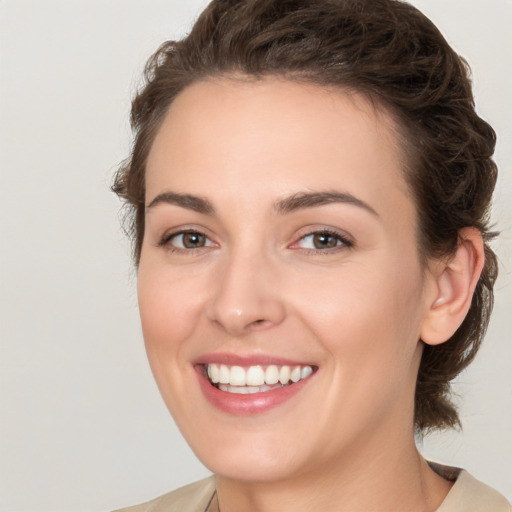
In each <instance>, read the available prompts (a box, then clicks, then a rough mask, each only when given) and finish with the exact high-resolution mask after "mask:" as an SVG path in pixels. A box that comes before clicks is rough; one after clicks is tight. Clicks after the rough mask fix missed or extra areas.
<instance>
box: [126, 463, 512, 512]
mask: <svg viewBox="0 0 512 512" xmlns="http://www.w3.org/2000/svg"><path fill="white" fill-rule="evenodd" d="M429 464H431V466H432V467H433V468H434V469H435V471H436V472H437V473H439V474H441V475H442V476H444V477H445V478H448V479H449V480H455V483H454V484H453V487H452V488H451V490H450V492H449V493H448V495H447V496H446V498H445V500H444V501H443V503H442V505H441V506H440V507H439V508H438V509H437V511H436V512H512V507H511V506H510V503H509V502H508V501H507V500H506V499H505V498H504V497H503V496H502V495H501V494H500V493H498V492H497V491H495V490H494V489H491V488H490V487H488V486H487V485H485V484H483V483H482V482H479V481H478V480H477V479H476V478H473V477H472V476H471V475H470V474H469V473H468V472H467V471H465V470H460V469H458V468H450V467H447V466H441V465H439V464H433V463H429ZM116 512H219V508H218V504H217V496H216V494H215V477H214V476H211V477H210V478H206V479H204V480H200V481H198V482H194V483H193V484H190V485H186V486H185V487H181V488H180V489H176V490H175V491H173V492H170V493H168V494H164V495H163V496H160V497H159V498H156V499H154V500H152V501H148V502H146V503H142V504H141V505H135V506H133V507H128V508H123V509H121V510H118V511H116Z"/></svg>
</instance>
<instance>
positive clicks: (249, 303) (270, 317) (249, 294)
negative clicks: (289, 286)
mask: <svg viewBox="0 0 512 512" xmlns="http://www.w3.org/2000/svg"><path fill="white" fill-rule="evenodd" d="M218 270H219V272H218V275H217V276H215V282H216V286H215V289H214V290H212V291H213V294H212V298H211V301H210V305H209V316H210V319H211V320H212V321H214V322H215V323H216V324H218V325H219V326H221V327H222V328H223V329H224V330H226V331H227V332H229V333H230V334H232V335H236V336H240V335H243V334H246V333H248V332H251V331H253V330H255V329H263V328H268V327H270V326H272V325H277V324H279V323H280V322H281V321H282V320H283V318H284V312H285V308H284V304H283V302H282V300H281V299H280V296H279V292H278V288H277V286H276V284H277V283H275V281H274V278H273V276H275V275H276V272H274V268H273V262H272V259H271V258H270V257H269V256H268V255H266V254H265V253H264V251H263V250H261V248H254V247H251V246H249V245H246V246H245V247H240V246H239V247H237V248H233V249H232V250H231V251H230V253H229V254H226V258H225V260H224V261H223V262H222V265H221V268H220V269H218Z"/></svg>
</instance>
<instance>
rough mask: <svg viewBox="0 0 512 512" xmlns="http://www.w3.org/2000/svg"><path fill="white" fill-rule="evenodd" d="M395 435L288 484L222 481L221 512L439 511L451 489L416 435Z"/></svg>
mask: <svg viewBox="0 0 512 512" xmlns="http://www.w3.org/2000/svg"><path fill="white" fill-rule="evenodd" d="M394 434H395V439H394V442H390V438H389V436H386V437H385V438H384V439H386V442H384V439H373V440H370V439H364V440H361V441H359V442H357V443H354V445H353V446H351V448H350V449H349V450H348V451H350V453H346V454H345V456H343V457H338V458H337V459H336V460H334V461H332V462H331V463H330V464H324V465H323V466H322V467H321V468H315V469H314V470H312V471H310V472H308V473H303V474H297V475H295V476H293V477H291V478H287V479H285V480H279V481H273V482H240V481H237V480H233V479H229V478H225V477H222V476H218V477H217V494H218V500H219V508H220V511H221V512H238V511H240V510H244V511H248V512H249V511H250V512H271V511H275V510H279V511H280V512H291V511H293V512H302V511H304V512H305V511H310V510H312V509H316V510H322V511H323V512H345V511H346V512H348V511H350V512H353V511H354V510H365V511H366V510H379V511H380V512H385V511H390V512H391V511H393V512H401V511H404V512H406V511H407V512H408V511H411V510H415V511H418V512H420V511H421V512H433V511H435V510H436V509H437V508H438V507H439V506H440V505H441V503H442V501H443V500H444V498H445V496H446V494H447V493H448V491H449V489H450V487H451V484H450V483H449V482H447V481H446V480H444V479H443V478H441V477H440V476H438V475H437V474H436V473H434V472H433V471H432V470H431V469H430V467H429V466H428V464H427V463H426V462H425V460H424V459H423V458H422V457H421V455H420V454H419V453H418V451H417V449H416V445H415V442H414V433H413V432H408V433H405V432H396V430H395V432H394ZM404 436H407V442H404V440H405V439H406V438H405V437H404ZM356 445H358V446H356Z"/></svg>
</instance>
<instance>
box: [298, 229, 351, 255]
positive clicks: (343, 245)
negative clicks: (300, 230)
mask: <svg viewBox="0 0 512 512" xmlns="http://www.w3.org/2000/svg"><path fill="white" fill-rule="evenodd" d="M315 235H326V236H329V237H333V238H335V239H336V243H338V242H340V244H339V245H336V246H335V247H327V248H323V249H318V248H308V249H303V250H304V251H306V252H307V253H314V254H332V253H333V252H337V251H340V250H346V249H350V248H352V247H354V242H353V240H351V239H349V238H348V237H347V236H346V235H342V234H341V233H338V232H337V231H334V230H331V229H316V230H313V231H310V232H308V233H305V234H303V235H301V236H300V238H299V239H298V240H297V242H294V243H293V244H292V246H295V245H298V244H299V243H300V242H301V241H303V240H305V239H306V238H308V237H314V236H315Z"/></svg>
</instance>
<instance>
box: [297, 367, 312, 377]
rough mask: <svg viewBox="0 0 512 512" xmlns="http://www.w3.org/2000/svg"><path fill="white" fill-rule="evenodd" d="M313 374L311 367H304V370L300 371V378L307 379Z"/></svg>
mask: <svg viewBox="0 0 512 512" xmlns="http://www.w3.org/2000/svg"><path fill="white" fill-rule="evenodd" d="M312 373H313V368H311V366H303V367H302V370H301V371H300V378H301V379H306V378H308V377H309V376H310V375H311V374H312Z"/></svg>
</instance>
